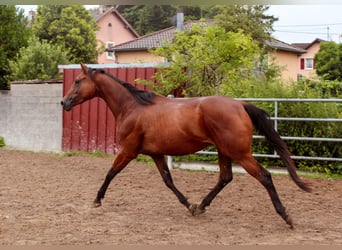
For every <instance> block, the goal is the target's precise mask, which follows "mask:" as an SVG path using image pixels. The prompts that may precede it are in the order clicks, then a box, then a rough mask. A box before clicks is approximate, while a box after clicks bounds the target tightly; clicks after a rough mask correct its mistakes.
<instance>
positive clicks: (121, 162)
mask: <svg viewBox="0 0 342 250" xmlns="http://www.w3.org/2000/svg"><path fill="white" fill-rule="evenodd" d="M122 152H123V151H120V152H119V153H118V154H117V156H116V158H115V160H114V163H113V165H112V167H111V169H110V170H109V171H108V173H107V175H106V178H105V180H104V182H103V184H102V186H101V188H100V190H99V191H98V193H97V196H96V198H95V200H94V207H99V206H101V200H102V199H103V198H104V196H105V193H106V190H107V188H108V186H109V184H110V182H111V181H112V180H113V178H114V177H115V176H116V175H117V174H118V173H120V171H121V170H122V169H124V168H125V167H126V166H127V164H128V163H129V162H130V161H131V160H133V159H134V158H135V157H136V156H131V155H127V154H124V153H122Z"/></svg>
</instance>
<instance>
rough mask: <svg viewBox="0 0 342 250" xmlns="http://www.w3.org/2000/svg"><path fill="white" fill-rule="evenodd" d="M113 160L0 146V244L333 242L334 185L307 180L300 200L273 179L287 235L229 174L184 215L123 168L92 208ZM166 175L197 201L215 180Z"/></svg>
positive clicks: (240, 178)
mask: <svg viewBox="0 0 342 250" xmlns="http://www.w3.org/2000/svg"><path fill="white" fill-rule="evenodd" d="M113 158H114V157H110V158H101V157H92V156H81V155H78V156H69V157H67V156H62V155H57V154H48V153H33V152H27V151H17V150H8V149H0V178H1V180H0V187H1V188H0V245H86V244H105V245H118V244H119V245H126V244H144V245H166V244H168V245H174V244H180V245H197V244H205V245H208V244H210V245H222V244H231V245H232V244H236V245H261V244H271V245H279V244H281V245H288V244H300V245H302V244H329V245H330V244H334V245H342V181H341V180H326V179H308V180H309V181H310V182H312V184H313V188H314V192H313V193H305V192H303V191H301V190H299V188H297V186H295V184H294V183H293V182H292V181H291V180H290V178H289V177H288V176H273V181H274V183H275V185H276V188H277V190H278V192H279V195H280V198H281V200H282V201H283V204H284V205H285V206H286V207H287V209H288V211H289V213H290V214H291V216H292V218H293V220H294V221H295V228H294V230H291V229H289V227H288V226H287V225H286V224H285V223H284V221H283V220H282V219H281V218H280V217H279V216H278V215H277V214H276V212H275V210H274V208H273V206H272V204H271V201H270V198H269V196H268V194H267V192H266V190H265V189H264V188H263V187H262V186H261V185H260V184H259V183H258V182H257V181H256V180H254V179H253V178H252V177H251V176H249V175H247V174H235V175H234V180H233V181H232V182H231V183H230V184H229V185H228V186H227V187H226V188H225V189H224V190H223V191H222V192H221V193H220V194H219V195H218V196H217V198H216V199H215V200H214V201H213V202H212V204H211V206H210V207H209V208H208V210H207V212H206V213H204V214H202V215H200V216H197V217H193V216H191V215H190V213H189V212H188V211H187V210H186V209H185V208H184V207H183V206H182V205H181V204H180V203H179V202H178V200H177V198H176V196H175V195H174V194H173V193H172V192H171V191H170V190H169V189H168V188H167V187H166V186H165V185H164V183H163V181H162V179H161V177H160V176H159V173H158V171H157V169H156V168H155V167H154V166H150V165H147V164H143V163H137V162H132V163H131V164H130V165H129V166H128V167H127V168H125V169H124V170H123V172H121V173H120V174H119V175H118V176H117V177H116V178H115V179H114V181H113V182H112V183H111V185H110V186H109V189H108V191H107V194H106V197H105V199H104V200H103V205H102V207H99V208H93V207H92V201H93V200H94V198H95V195H96V193H97V191H98V189H99V187H100V185H101V184H102V181H103V179H104V177H105V175H106V173H107V171H108V169H109V168H110V166H111V164H112V161H113ZM172 176H173V178H174V182H175V184H176V186H177V187H178V188H179V189H180V190H181V191H182V192H183V193H184V194H185V195H186V196H187V197H189V200H190V201H193V202H196V203H199V202H200V200H201V198H202V197H203V196H204V195H206V194H207V193H208V192H209V190H210V188H212V187H213V186H214V185H215V183H216V180H217V177H218V174H217V173H208V172H194V171H186V170H180V169H174V170H172Z"/></svg>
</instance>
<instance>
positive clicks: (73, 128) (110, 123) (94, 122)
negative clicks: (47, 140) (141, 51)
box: [62, 65, 157, 154]
mask: <svg viewBox="0 0 342 250" xmlns="http://www.w3.org/2000/svg"><path fill="white" fill-rule="evenodd" d="M90 66H91V65H90ZM96 66H97V67H99V66H101V65H96ZM113 66H114V65H113ZM103 69H105V70H106V71H108V72H110V73H111V74H113V75H115V76H117V77H118V78H120V79H122V80H124V81H126V82H128V83H131V84H132V85H134V86H136V87H137V88H140V89H145V90H146V89H147V87H146V86H144V85H140V84H136V83H135V79H137V78H140V79H145V80H151V78H152V76H153V74H154V73H155V72H156V70H157V69H156V68H155V67H148V66H147V67H123V66H122V67H120V68H118V66H117V65H116V67H115V68H111V67H110V66H109V65H106V66H105V67H103ZM63 73H64V75H63V95H65V93H66V92H67V91H68V90H69V88H70V87H71V85H72V83H73V81H74V79H75V78H76V76H77V75H78V74H80V73H81V69H80V67H78V66H77V67H76V66H74V67H71V66H70V67H64V68H63ZM116 148H117V142H116V135H115V119H114V116H113V115H112V113H111V111H110V110H109V109H108V107H107V106H106V103H105V102H104V101H103V100H102V99H100V98H94V99H92V100H90V101H86V102H84V103H83V104H81V105H78V106H75V107H74V108H73V109H72V110H71V111H69V112H66V111H64V110H63V135H62V150H63V151H70V150H82V151H87V152H95V151H101V152H105V153H108V154H113V153H115V152H116Z"/></svg>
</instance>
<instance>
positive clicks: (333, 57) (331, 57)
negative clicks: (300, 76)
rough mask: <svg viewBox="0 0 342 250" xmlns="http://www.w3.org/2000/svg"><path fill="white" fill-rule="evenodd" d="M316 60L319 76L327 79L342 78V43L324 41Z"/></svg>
mask: <svg viewBox="0 0 342 250" xmlns="http://www.w3.org/2000/svg"><path fill="white" fill-rule="evenodd" d="M314 60H315V68H316V72H317V74H318V75H319V76H322V77H323V78H324V79H325V80H338V81H340V80H342V44H337V43H335V42H324V43H322V44H321V47H320V49H319V51H318V53H317V54H316V55H315V59H314Z"/></svg>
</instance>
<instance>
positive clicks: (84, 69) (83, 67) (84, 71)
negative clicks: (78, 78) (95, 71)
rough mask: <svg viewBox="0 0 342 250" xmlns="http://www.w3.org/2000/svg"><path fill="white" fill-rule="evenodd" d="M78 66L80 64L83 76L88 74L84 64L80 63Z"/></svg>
mask: <svg viewBox="0 0 342 250" xmlns="http://www.w3.org/2000/svg"><path fill="white" fill-rule="evenodd" d="M80 64H81V68H82V70H83V73H84V74H88V67H87V66H86V65H85V64H83V63H80Z"/></svg>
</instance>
